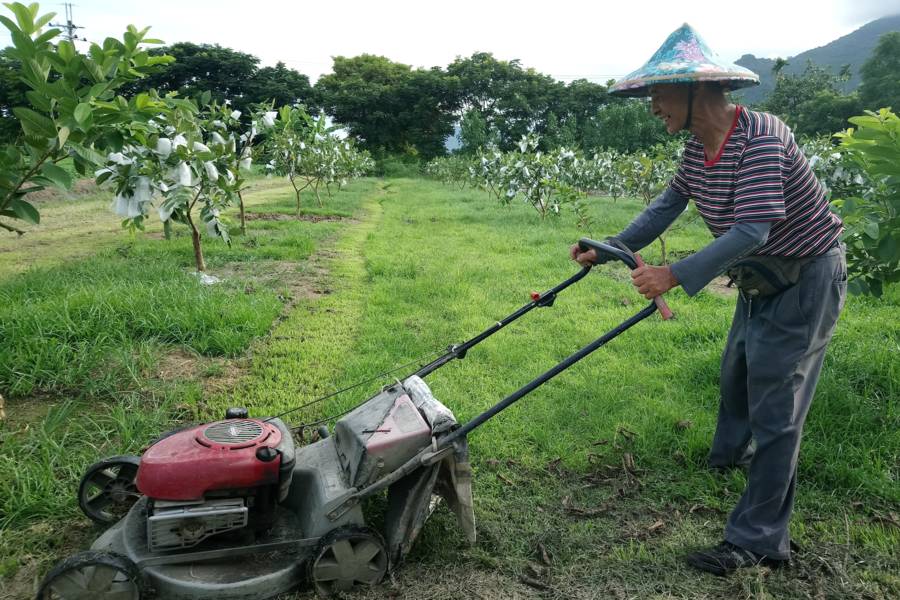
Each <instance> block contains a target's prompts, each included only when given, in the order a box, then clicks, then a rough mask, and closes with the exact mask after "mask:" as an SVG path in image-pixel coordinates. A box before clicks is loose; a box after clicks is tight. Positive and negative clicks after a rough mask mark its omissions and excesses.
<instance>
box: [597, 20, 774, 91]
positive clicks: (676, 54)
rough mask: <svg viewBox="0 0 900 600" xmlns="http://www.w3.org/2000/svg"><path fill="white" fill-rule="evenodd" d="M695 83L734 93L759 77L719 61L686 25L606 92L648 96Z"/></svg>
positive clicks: (754, 83) (691, 28)
mask: <svg viewBox="0 0 900 600" xmlns="http://www.w3.org/2000/svg"><path fill="white" fill-rule="evenodd" d="M698 81H716V82H719V83H721V84H723V85H724V86H725V87H727V88H729V89H737V88H742V87H747V86H751V85H759V75H757V74H756V73H754V72H753V71H751V70H750V69H745V68H744V67H741V66H739V65H735V64H732V63H730V62H727V61H725V60H722V58H721V57H719V55H718V54H716V53H715V52H713V51H712V50H710V49H709V46H707V45H706V42H704V41H703V38H701V37H700V35H699V34H698V33H697V32H696V31H694V28H693V27H691V26H690V25H688V24H687V23H685V24H684V25H682V26H681V27H679V28H678V29H676V30H675V31H673V32H672V34H671V35H669V37H668V38H666V41H665V42H664V43H663V45H662V46H660V47H659V50H657V51H656V52H655V53H654V54H653V56H652V57H651V58H650V60H648V61H647V63H646V64H645V65H644V66H643V67H641V68H640V69H638V70H637V71H634V72H632V73H629V74H628V75H626V76H625V77H623V78H622V79H620V80H619V81H617V82H616V83H615V84H614V85H613V86H612V87H611V88H609V92H610V93H611V94H617V95H619V96H649V95H650V86H651V85H657V84H660V83H691V82H698Z"/></svg>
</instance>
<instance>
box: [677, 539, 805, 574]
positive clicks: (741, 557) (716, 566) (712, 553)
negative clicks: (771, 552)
mask: <svg viewBox="0 0 900 600" xmlns="http://www.w3.org/2000/svg"><path fill="white" fill-rule="evenodd" d="M687 561H688V564H690V565H691V566H692V567H695V568H697V569H700V570H701V571H706V572H707V573H712V574H713V575H720V576H721V575H728V574H729V573H731V572H733V571H736V570H737V569H745V568H747V567H757V566H760V565H763V566H766V567H771V568H773V569H777V568H780V567H783V566H785V565H787V564H788V563H789V562H790V561H788V560H781V559H777V558H770V557H768V556H766V555H764V554H756V553H755V552H751V551H750V550H744V549H743V548H741V547H740V546H735V545H734V544H732V543H731V542H722V543H720V544H719V545H718V546H715V547H713V548H707V549H706V550H699V551H697V552H692V553H690V554H688V555H687Z"/></svg>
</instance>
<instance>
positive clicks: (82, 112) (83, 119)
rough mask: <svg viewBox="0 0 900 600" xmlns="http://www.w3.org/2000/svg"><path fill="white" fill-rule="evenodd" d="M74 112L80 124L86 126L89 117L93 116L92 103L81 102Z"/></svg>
mask: <svg viewBox="0 0 900 600" xmlns="http://www.w3.org/2000/svg"><path fill="white" fill-rule="evenodd" d="M73 114H74V115H75V120H76V121H78V124H79V125H81V126H82V127H84V126H85V124H86V123H87V120H88V118H90V116H91V105H90V104H88V103H87V102H81V103H80V104H79V105H78V106H76V107H75V112H74V113H73Z"/></svg>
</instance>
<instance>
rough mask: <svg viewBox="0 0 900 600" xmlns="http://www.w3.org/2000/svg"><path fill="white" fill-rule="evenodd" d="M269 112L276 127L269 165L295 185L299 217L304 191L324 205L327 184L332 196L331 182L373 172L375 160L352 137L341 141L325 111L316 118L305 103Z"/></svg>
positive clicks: (268, 120) (270, 168) (270, 139)
mask: <svg viewBox="0 0 900 600" xmlns="http://www.w3.org/2000/svg"><path fill="white" fill-rule="evenodd" d="M275 114H276V113H274V112H273V113H266V117H265V120H266V122H267V123H269V122H271V124H272V130H271V132H270V134H269V136H268V140H267V145H268V151H269V155H270V156H271V160H270V161H269V163H268V164H267V165H266V166H267V168H268V169H269V170H270V171H272V172H274V173H275V174H276V175H281V176H283V177H287V178H288V180H289V181H290V182H291V186H292V187H293V188H294V196H295V198H296V206H297V217H298V218H299V217H300V199H301V198H300V193H301V192H302V191H303V190H306V189H308V188H309V189H311V190H312V192H313V194H314V195H315V197H316V203H317V204H318V205H319V206H322V197H321V195H320V194H319V189H320V188H321V187H322V186H325V189H326V191H327V193H328V196H329V197H330V196H331V184H332V183H338V184H340V185H343V183H345V182H346V180H347V179H349V178H352V177H358V176H360V175H362V174H365V173H366V172H368V171H370V170H371V169H372V167H373V162H372V160H371V158H370V157H369V155H368V153H364V152H360V151H359V150H357V149H356V147H355V145H354V143H353V142H352V140H349V139H346V140H341V139H339V138H338V137H337V136H336V135H335V130H336V129H337V128H336V127H334V126H329V125H328V124H327V120H326V118H325V114H324V113H319V115H317V116H315V117H313V116H311V115H310V114H309V113H307V112H306V110H305V109H304V108H303V107H302V106H282V107H281V108H280V109H279V110H278V112H277V117H278V118H277V120H276V119H275V118H274V117H275Z"/></svg>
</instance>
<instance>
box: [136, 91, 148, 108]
mask: <svg viewBox="0 0 900 600" xmlns="http://www.w3.org/2000/svg"><path fill="white" fill-rule="evenodd" d="M148 104H150V95H149V94H147V93H145V92H142V93H140V94H138V95H137V97H136V98H135V99H134V105H135V107H136V108H137V109H138V110H143V109H144V108H146V107H147V105H148Z"/></svg>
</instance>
